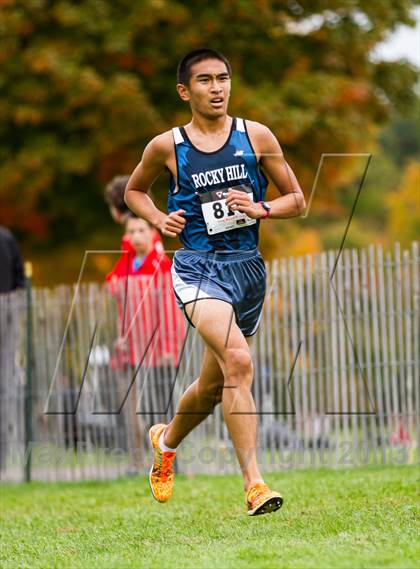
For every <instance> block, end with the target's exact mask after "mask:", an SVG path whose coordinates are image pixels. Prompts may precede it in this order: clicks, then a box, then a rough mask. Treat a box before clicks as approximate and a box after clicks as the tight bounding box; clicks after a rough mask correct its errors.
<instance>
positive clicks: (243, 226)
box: [125, 49, 305, 515]
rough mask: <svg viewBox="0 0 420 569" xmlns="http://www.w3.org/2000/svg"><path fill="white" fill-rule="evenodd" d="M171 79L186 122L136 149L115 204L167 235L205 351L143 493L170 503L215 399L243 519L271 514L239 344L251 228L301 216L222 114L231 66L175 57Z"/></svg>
mask: <svg viewBox="0 0 420 569" xmlns="http://www.w3.org/2000/svg"><path fill="white" fill-rule="evenodd" d="M177 79H178V84H177V91H178V94H179V96H180V98H181V99H182V100H183V101H185V102H187V103H189V105H190V107H191V113H192V118H191V121H190V122H189V123H188V124H187V125H185V126H184V127H176V128H173V129H172V130H170V131H167V132H165V133H163V134H161V135H159V136H157V137H155V138H154V139H153V140H152V141H151V142H150V143H149V144H148V145H147V146H146V148H145V150H144V153H143V156H142V159H141V162H140V163H139V164H138V166H137V167H136V169H135V170H134V172H133V174H132V175H131V177H130V180H129V182H128V184H127V187H126V193H125V196H126V197H125V199H126V203H127V204H128V206H129V207H130V209H131V210H132V211H134V212H135V213H136V214H137V215H139V216H141V217H144V218H145V219H147V220H148V221H149V222H150V223H151V224H152V225H154V226H155V227H156V228H158V229H159V230H160V231H161V233H162V234H163V235H165V236H167V237H176V236H177V235H179V237H180V239H181V242H182V243H183V245H184V247H185V248H184V249H180V250H179V251H177V252H176V253H175V256H174V263H173V268H172V276H173V284H174V291H175V295H176V297H177V300H178V303H179V304H180V306H182V308H183V309H184V312H185V315H186V317H187V319H188V320H189V321H190V323H191V324H192V325H193V326H195V327H196V328H197V330H198V332H199V333H200V335H201V337H202V339H203V340H204V342H205V352H204V358H203V363H202V368H201V372H200V377H199V378H198V379H196V381H194V383H192V385H190V387H189V388H188V389H187V390H186V392H185V393H184V395H183V396H182V398H181V401H180V404H179V407H178V411H177V414H176V415H175V416H174V418H173V419H172V421H171V422H170V423H169V425H163V424H158V425H154V426H153V427H152V428H151V429H150V439H151V443H152V446H153V449H154V463H153V466H152V469H151V471H150V476H149V482H150V487H151V490H152V493H153V496H154V497H155V498H156V500H158V501H159V502H165V501H167V500H168V499H169V498H170V496H171V493H172V488H173V482H174V474H173V460H174V458H175V454H176V448H177V447H178V445H179V444H180V443H181V441H182V440H183V439H184V438H185V437H186V435H187V434H188V433H189V432H190V431H191V430H192V429H194V427H196V426H197V425H198V424H199V423H201V421H203V420H204V418H205V417H206V416H207V415H209V414H210V413H212V411H213V409H214V407H215V405H217V404H218V403H220V402H221V403H222V407H223V414H224V419H225V421H226V424H227V427H228V430H229V433H230V436H231V438H232V442H233V444H234V446H235V450H236V454H237V457H238V460H239V464H240V467H241V470H242V475H243V479H244V490H245V500H246V504H247V509H248V514H249V515H256V514H265V513H267V512H272V511H275V510H277V509H279V508H280V507H281V505H282V502H283V499H282V497H281V496H280V494H278V493H277V492H273V491H271V490H270V489H269V488H268V486H267V485H266V484H265V483H264V481H263V478H262V475H261V473H260V471H259V468H258V464H257V458H256V435H257V417H256V415H255V414H253V413H255V404H254V401H253V397H252V394H251V384H252V379H253V366H252V359H251V352H250V341H251V340H250V337H251V336H252V335H253V334H254V333H255V332H256V330H257V328H258V324H259V320H260V316H261V311H262V306H263V301H264V295H265V276H266V275H265V266H264V261H263V259H262V257H261V255H260V253H259V252H258V250H257V245H258V228H259V223H260V220H266V219H267V218H273V219H278V218H288V217H294V216H297V215H299V214H301V213H302V212H303V210H304V208H305V199H304V196H303V193H302V190H301V189H300V187H299V184H298V182H297V180H296V177H295V176H294V174H293V172H292V170H291V168H290V167H289V166H288V165H287V163H286V162H285V160H284V157H283V154H282V151H281V148H280V146H279V143H278V142H277V140H276V138H275V137H274V135H273V134H272V133H271V132H270V130H269V129H268V128H267V127H265V126H263V125H261V124H259V123H257V122H253V121H245V120H243V119H240V118H232V117H231V116H229V115H228V114H227V107H228V102H229V96H230V88H231V67H230V64H229V62H228V61H227V59H226V58H225V57H224V56H223V55H222V54H220V53H219V52H217V51H214V50H211V49H200V50H195V51H193V52H191V53H189V54H187V55H186V56H185V57H184V58H183V59H182V60H181V62H180V64H179V66H178V77H177ZM262 168H263V169H264V172H265V173H266V174H267V175H268V176H269V177H270V178H271V180H272V182H273V184H274V185H275V186H276V188H278V190H279V191H280V193H281V194H282V195H281V196H280V197H278V198H277V199H275V200H273V201H271V202H270V203H266V202H264V196H265V191H266V187H267V179H266V177H265V175H264V174H263V172H262ZM164 169H166V170H168V171H169V175H170V189H169V199H168V212H169V213H168V214H166V213H164V212H162V211H159V210H158V209H157V208H156V207H155V205H154V204H153V201H152V200H151V199H150V198H149V196H148V195H147V191H148V190H149V188H150V187H151V185H152V184H153V182H154V180H155V179H156V178H157V177H158V176H159V174H160V173H161V172H162V171H163V170H164Z"/></svg>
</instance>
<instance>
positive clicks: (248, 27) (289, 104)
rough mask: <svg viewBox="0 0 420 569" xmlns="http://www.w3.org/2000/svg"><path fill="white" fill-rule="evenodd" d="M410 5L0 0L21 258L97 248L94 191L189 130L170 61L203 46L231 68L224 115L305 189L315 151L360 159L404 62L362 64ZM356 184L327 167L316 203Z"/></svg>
mask: <svg viewBox="0 0 420 569" xmlns="http://www.w3.org/2000/svg"><path fill="white" fill-rule="evenodd" d="M415 4H417V1H414V0H381V1H380V2H362V1H361V0H329V1H328V2H325V1H323V0H281V1H280V0H213V1H211V2H210V1H207V0H204V1H202V2H186V1H176V0H149V1H146V0H137V1H136V0H133V1H128V0H113V1H106V0H84V1H82V2H74V1H70V0H0V30H1V34H0V38H1V40H0V41H1V45H0V67H1V70H2V71H1V78H0V156H1V161H0V223H2V224H5V225H7V226H8V227H10V228H11V229H12V230H14V231H15V232H16V233H17V234H18V236H19V237H20V239H21V241H22V243H23V246H24V249H25V251H27V252H32V253H34V252H36V251H38V252H39V251H43V250H47V249H48V250H51V248H52V247H55V248H60V247H61V246H63V247H64V246H65V247H71V246H72V245H73V244H75V243H78V244H81V243H87V242H91V241H92V235H96V242H95V244H96V245H97V246H103V247H104V248H106V247H109V246H110V243H109V242H108V241H107V233H106V231H104V228H105V229H106V228H109V227H110V226H111V224H112V222H111V220H110V219H109V216H108V215H107V212H106V208H105V205H104V204H103V200H102V191H103V186H104V184H105V183H106V181H108V180H109V178H110V177H112V176H113V175H115V174H120V173H125V172H130V171H131V170H132V168H133V167H134V166H135V164H136V163H137V161H138V159H139V157H140V156H141V152H142V149H143V147H144V145H145V143H146V142H147V141H148V140H149V139H150V138H151V137H152V136H154V135H155V134H158V133H159V132H162V131H163V130H166V129H167V128H170V127H171V126H173V125H174V124H180V123H183V122H185V121H187V120H188V117H189V111H188V108H187V107H185V106H184V105H183V104H182V103H181V102H180V101H179V99H178V97H177V94H176V91H175V71H176V65H177V62H178V60H179V59H180V58H181V57H182V55H183V54H184V53H185V52H187V51H188V50H190V49H194V48H197V47H202V46H209V47H214V48H217V49H219V50H221V51H223V52H224V53H225V54H226V56H227V57H228V58H229V59H230V60H231V62H232V66H233V95H232V105H231V113H232V114H235V115H239V116H245V117H247V118H249V119H253V120H257V121H261V122H263V123H265V124H267V125H268V126H270V128H271V129H272V130H273V131H274V133H275V134H276V135H277V137H278V139H279V140H280V142H281V144H282V146H283V148H284V151H285V153H286V156H287V158H288V160H289V161H290V162H291V164H292V165H293V167H294V168H295V169H296V171H297V172H298V175H299V179H300V180H301V182H302V186H303V188H304V190H305V193H308V192H309V191H310V187H311V184H312V182H313V179H314V175H315V171H316V168H317V165H318V162H319V159H320V156H321V154H322V153H325V152H332V153H334V152H364V151H368V150H369V149H371V148H372V147H373V140H374V136H375V133H376V131H377V128H378V126H379V125H381V124H383V123H384V122H385V121H386V120H387V119H388V118H389V117H390V116H391V115H392V113H393V112H394V111H395V110H398V109H402V108H404V107H405V106H406V105H408V104H410V100H411V98H412V87H413V84H414V82H415V77H416V74H415V70H414V69H413V67H412V66H410V65H409V64H408V62H405V61H399V62H393V63H389V62H384V61H378V60H377V59H375V58H374V57H372V53H373V51H374V48H375V47H376V46H377V45H378V43H380V42H381V41H383V40H384V39H385V37H386V36H387V34H388V33H389V32H390V31H392V30H393V29H395V27H396V26H397V25H399V24H402V23H403V24H413V21H412V19H411V16H410V13H411V10H412V8H413V6H414V5H415ZM353 174H354V172H353V170H352V168H351V167H349V168H347V169H346V168H343V165H342V164H334V163H331V164H330V165H329V166H328V168H327V171H326V172H325V176H326V179H327V180H328V184H327V186H328V187H327V189H326V190H325V193H321V202H322V200H323V201H324V204H327V203H330V202H331V201H334V199H335V196H334V191H335V190H336V189H337V188H338V187H340V185H342V184H343V183H345V182H346V180H347V181H348V180H349V179H351V176H352V175H353ZM165 191H166V190H165V184H164V183H163V184H161V185H160V186H159V187H158V192H157V194H158V199H160V200H161V202H162V203H164V201H165V195H164V194H165ZM101 232H102V233H101ZM98 236H99V237H98ZM114 245H115V243H114Z"/></svg>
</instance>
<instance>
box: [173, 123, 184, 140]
mask: <svg viewBox="0 0 420 569" xmlns="http://www.w3.org/2000/svg"><path fill="white" fill-rule="evenodd" d="M172 136H173V137H174V143H175V144H181V142H184V137H183V136H182V132H181V129H180V128H179V126H175V127H174V128H173V129H172Z"/></svg>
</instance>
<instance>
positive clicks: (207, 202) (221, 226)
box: [198, 184, 257, 235]
mask: <svg viewBox="0 0 420 569" xmlns="http://www.w3.org/2000/svg"><path fill="white" fill-rule="evenodd" d="M228 189H229V188H226V189H222V190H212V191H210V192H204V193H202V194H198V197H199V199H200V202H201V211H202V213H203V217H204V221H205V223H206V228H207V233H208V234H209V235H214V234H216V233H222V232H223V231H231V230H232V229H239V228H240V227H247V226H248V225H254V224H255V223H257V220H256V219H252V218H251V217H248V216H247V215H246V213H242V212H240V211H231V210H230V209H229V208H228V206H227V205H226V198H227V196H228ZM231 189H232V190H239V191H242V192H246V193H247V194H248V196H249V199H250V200H251V201H254V196H253V192H252V187H251V185H250V184H242V185H240V186H234V187H231Z"/></svg>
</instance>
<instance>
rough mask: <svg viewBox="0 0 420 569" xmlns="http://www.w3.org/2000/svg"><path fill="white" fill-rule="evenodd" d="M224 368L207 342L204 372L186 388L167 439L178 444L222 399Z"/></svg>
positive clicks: (202, 368)
mask: <svg viewBox="0 0 420 569" xmlns="http://www.w3.org/2000/svg"><path fill="white" fill-rule="evenodd" d="M223 381H224V377H223V372H222V370H221V369H220V366H219V364H218V363H217V359H216V358H215V356H214V355H213V353H212V351H211V350H210V349H209V348H208V347H207V346H206V347H205V349H204V357H203V363H202V365H201V370H200V376H199V377H198V379H196V380H195V381H194V382H193V383H192V384H191V385H190V386H189V387H188V389H187V390H186V391H185V393H184V394H183V395H182V397H181V401H180V402H179V405H178V409H177V411H176V414H175V416H174V417H173V419H172V421H171V422H170V423H169V425H168V426H167V428H166V430H165V437H164V442H165V444H166V445H167V446H168V447H170V448H176V447H177V446H178V445H179V444H180V443H181V441H182V440H183V439H184V438H185V437H186V436H187V435H188V433H190V432H191V431H192V430H193V429H194V427H196V426H197V425H199V424H200V423H201V422H202V421H204V419H205V418H206V417H208V415H210V414H211V413H212V412H213V409H214V407H215V406H216V405H217V404H218V403H220V402H221V400H222V390H223Z"/></svg>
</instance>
